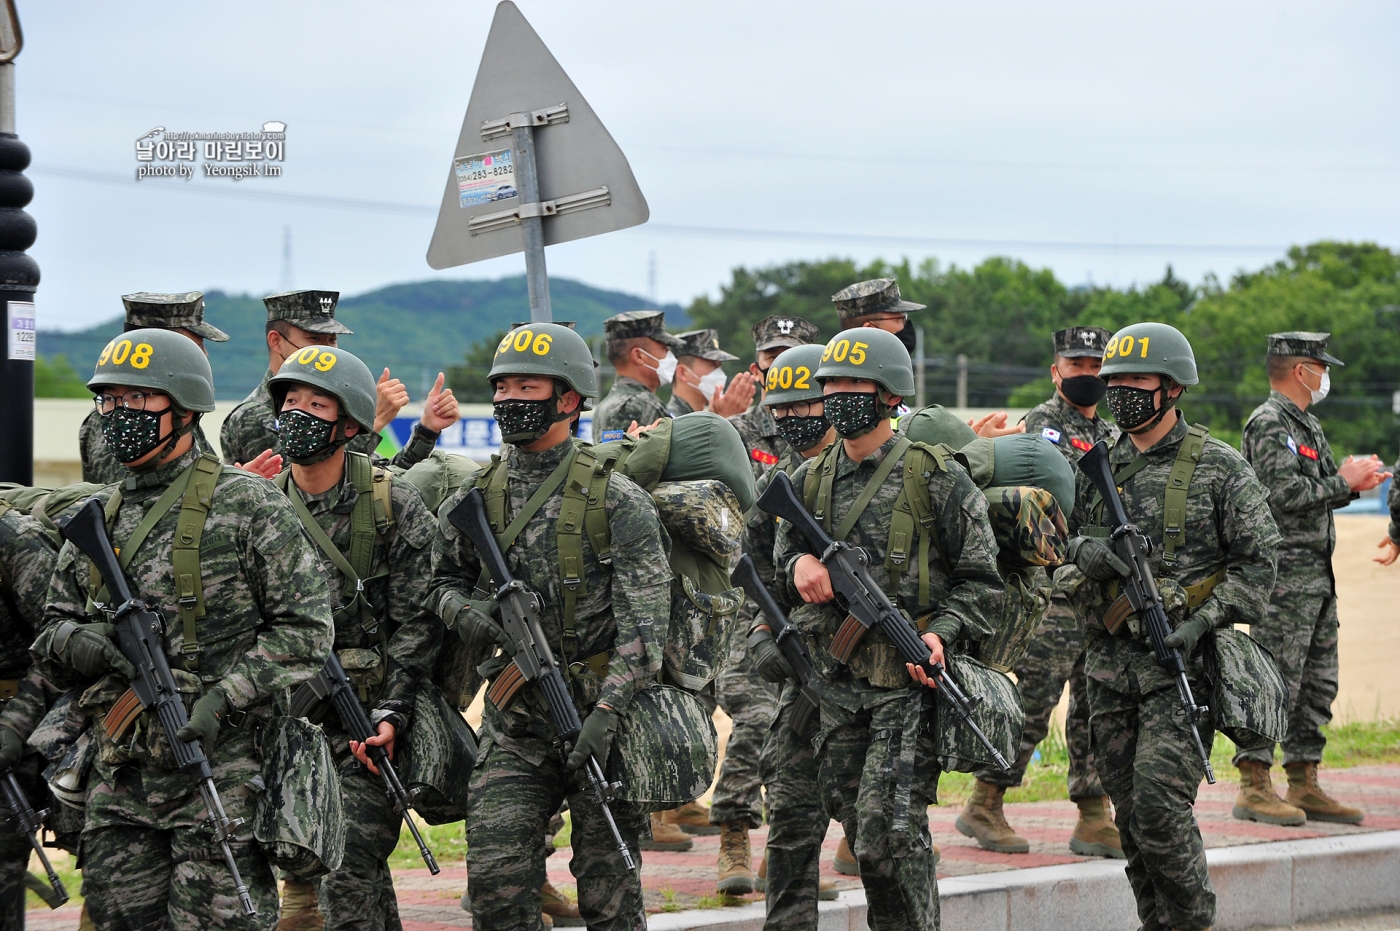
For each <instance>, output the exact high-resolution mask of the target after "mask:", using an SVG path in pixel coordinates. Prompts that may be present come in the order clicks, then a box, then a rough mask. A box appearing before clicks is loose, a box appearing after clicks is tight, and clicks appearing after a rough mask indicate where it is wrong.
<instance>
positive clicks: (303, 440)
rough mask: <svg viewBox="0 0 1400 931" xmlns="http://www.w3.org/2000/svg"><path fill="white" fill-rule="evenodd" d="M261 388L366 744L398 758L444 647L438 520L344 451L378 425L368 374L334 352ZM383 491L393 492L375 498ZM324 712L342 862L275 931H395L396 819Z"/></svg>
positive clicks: (378, 783)
mask: <svg viewBox="0 0 1400 931" xmlns="http://www.w3.org/2000/svg"><path fill="white" fill-rule="evenodd" d="M267 387H268V392H269V394H270V395H271V397H272V403H273V404H274V405H275V406H276V408H277V409H278V410H279V411H280V412H281V413H280V415H279V417H278V427H279V433H280V435H281V437H282V453H283V455H285V456H286V457H287V458H288V459H290V460H291V468H290V469H289V470H288V471H287V472H285V473H283V474H282V475H280V476H278V479H277V483H278V485H279V486H280V487H281V488H282V489H283V490H284V491H285V492H286V493H287V495H288V497H289V498H290V499H291V502H292V507H293V509H294V510H295V511H296V512H297V514H298V516H299V517H300V518H301V520H302V523H303V524H304V525H305V526H306V528H307V531H308V533H309V534H310V536H311V539H312V542H314V543H316V544H317V547H318V549H319V550H320V551H321V556H322V563H323V564H324V566H325V568H326V572H327V576H328V579H329V582H330V592H331V608H332V611H333V615H332V617H333V618H334V621H335V649H336V652H337V654H338V655H339V657H340V663H341V666H343V667H344V668H345V669H346V671H347V673H348V674H349V675H350V676H351V677H352V681H353V682H354V683H355V684H356V686H357V687H359V688H361V689H363V695H364V696H365V700H366V702H367V710H368V711H369V713H370V720H371V721H373V722H375V723H377V724H378V728H379V736H377V737H372V738H370V741H369V742H370V743H372V744H374V745H376V746H386V747H388V748H389V752H390V756H391V757H392V756H393V746H394V740H395V737H396V736H397V735H398V734H402V733H406V731H407V728H408V726H409V724H410V723H411V719H412V714H413V698H414V694H415V693H416V692H417V690H418V689H419V688H420V687H422V685H423V684H424V683H425V682H427V680H428V679H429V678H430V677H431V675H432V671H433V666H434V664H435V663H436V662H437V656H438V651H439V649H440V647H441V644H442V630H443V627H442V621H441V620H440V619H439V618H438V617H437V615H435V614H433V613H432V612H431V610H430V609H429V608H428V607H427V600H428V597H427V596H428V583H429V577H430V572H431V556H432V548H431V544H432V539H433V534H434V532H435V531H436V527H437V522H436V519H435V518H434V516H433V515H432V514H431V513H430V512H429V511H428V509H427V508H426V507H425V506H424V504H423V500H422V498H421V497H420V496H419V494H418V492H417V490H416V489H415V488H414V487H413V486H412V485H410V484H409V483H408V482H407V481H406V480H405V479H402V478H399V477H397V476H395V475H393V474H392V473H391V472H389V471H388V470H387V469H378V468H375V467H374V466H373V465H372V464H371V463H370V461H369V458H368V457H367V456H365V455H364V454H363V453H352V452H349V451H348V450H347V449H346V448H345V447H346V444H347V443H349V442H350V441H351V440H353V438H354V437H355V436H356V435H357V434H359V433H363V432H365V431H368V430H371V429H372V426H373V423H374V399H375V394H374V376H373V375H371V374H370V371H369V369H368V368H366V367H365V364H364V363H363V362H361V361H360V360H359V359H358V358H356V357H355V356H353V355H351V354H350V353H348V352H346V351H345V350H343V349H336V348H333V347H327V348H324V349H319V350H318V351H317V352H316V354H315V356H314V358H309V359H306V360H305V361H303V360H302V354H301V353H296V354H294V355H293V356H292V357H291V358H290V359H288V360H287V361H286V362H285V363H283V365H282V368H281V369H280V370H279V371H278V373H277V374H276V375H274V376H273V377H272V378H271V379H270V380H269V381H268V385H267ZM384 483H387V484H388V488H387V492H385V491H381V490H380V489H379V486H380V485H381V484H384ZM376 499H378V500H376ZM386 505H387V507H386ZM382 511H387V512H388V513H378V512H382ZM357 522H358V523H359V524H360V529H359V530H358V536H359V537H363V536H365V535H368V536H369V537H370V539H369V540H368V541H364V540H363V539H360V540H359V541H358V542H359V543H360V546H357V545H356V544H357V530H356V523H357ZM313 523H314V526H313ZM366 543H367V552H370V556H369V559H368V560H367V561H366V562H365V563H364V564H363V565H362V566H360V567H359V568H356V566H355V565H354V560H355V559H356V551H357V550H358V549H360V548H361V547H365V546H366ZM346 570H349V572H348V573H347V571H346ZM361 585H363V587H362V588H361ZM322 710H324V711H326V712H327V714H326V716H325V718H324V719H323V721H322V726H323V727H325V729H326V736H327V738H328V739H329V740H330V743H331V747H332V749H333V751H334V752H335V755H336V760H337V763H338V769H339V772H340V792H341V801H342V804H343V805H344V809H345V821H346V836H345V856H344V859H343V860H342V861H341V864H340V867H339V869H336V870H333V871H332V872H330V873H328V874H327V875H326V876H324V877H322V878H321V880H320V882H319V892H320V895H319V911H320V914H319V915H318V914H317V901H318V899H317V885H316V883H313V882H308V881H306V880H302V879H300V878H298V877H295V876H290V875H289V876H288V877H287V878H286V888H285V889H284V901H283V909H282V919H281V922H280V923H279V924H278V928H279V931H302V929H307V928H319V927H325V928H329V929H352V928H357V929H365V931H386V929H396V928H401V927H402V924H401V923H400V921H399V913H398V903H397V900H396V899H395V896H394V883H393V879H392V877H391V876H390V874H389V864H388V862H387V861H388V858H389V854H391V853H393V851H394V847H395V846H396V845H397V844H398V839H399V827H400V825H401V824H402V821H403V819H402V816H401V815H400V814H399V812H397V811H395V810H394V808H393V807H392V805H391V804H390V802H389V799H388V797H387V795H386V794H385V791H384V784H383V781H382V780H381V779H380V777H379V776H378V775H377V774H376V773H373V772H370V770H369V769H368V765H367V758H366V757H365V754H364V751H363V749H361V750H360V752H359V753H356V754H352V752H351V751H352V747H355V744H354V743H353V742H352V741H350V740H349V738H348V737H347V736H346V733H345V728H344V726H343V724H342V723H341V721H340V719H339V716H338V715H336V714H335V713H334V711H332V710H331V709H330V708H329V705H328V704H327V707H326V708H324V709H322ZM356 757H360V758H361V759H360V760H359V761H358V762H357V760H356ZM361 764H366V765H361ZM289 904H290V905H292V906H294V907H291V908H289ZM322 916H324V923H322Z"/></svg>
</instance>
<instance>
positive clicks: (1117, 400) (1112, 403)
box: [1104, 385, 1172, 433]
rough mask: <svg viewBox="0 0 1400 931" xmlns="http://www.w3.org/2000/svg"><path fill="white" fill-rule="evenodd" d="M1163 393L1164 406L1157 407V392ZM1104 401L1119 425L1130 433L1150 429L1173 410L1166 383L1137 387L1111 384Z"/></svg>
mask: <svg viewBox="0 0 1400 931" xmlns="http://www.w3.org/2000/svg"><path fill="white" fill-rule="evenodd" d="M1158 392H1161V394H1162V402H1163V403H1162V407H1161V408H1160V409H1158V407H1157V394H1158ZM1104 401H1105V403H1107V404H1108V409H1109V411H1110V412H1111V413H1112V414H1113V419H1114V421H1116V422H1117V424H1118V426H1120V427H1122V428H1123V429H1124V430H1127V431H1128V432H1129V433H1136V432H1138V431H1139V430H1142V429H1150V428H1151V427H1154V426H1156V425H1157V424H1158V423H1160V422H1161V420H1162V418H1163V417H1165V416H1166V415H1167V411H1169V410H1171V408H1172V402H1171V400H1170V399H1169V398H1168V397H1167V388H1166V385H1163V386H1162V387H1160V388H1135V387H1133V386H1131V385H1110V386H1109V387H1108V390H1107V391H1105V392H1104Z"/></svg>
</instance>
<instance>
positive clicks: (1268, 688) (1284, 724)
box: [1202, 627, 1288, 750]
mask: <svg viewBox="0 0 1400 931" xmlns="http://www.w3.org/2000/svg"><path fill="white" fill-rule="evenodd" d="M1202 653H1203V656H1202V658H1203V660H1204V661H1205V670H1206V677H1207V678H1208V679H1210V683H1211V690H1210V712H1211V718H1212V719H1213V720H1214V721H1215V728H1216V730H1218V731H1220V732H1221V733H1222V734H1224V735H1225V736H1226V737H1229V738H1230V739H1231V740H1233V741H1234V742H1235V746H1237V747H1239V748H1240V749H1241V750H1259V749H1262V748H1264V747H1271V746H1273V745H1274V744H1275V743H1277V742H1278V741H1281V740H1283V738H1284V736H1285V735H1286V734H1287V733H1288V686H1287V684H1285V683H1284V681H1283V675H1282V674H1281V673H1280V672H1279V671H1278V665H1277V664H1276V663H1275V662H1274V657H1273V654H1272V653H1270V652H1269V651H1268V650H1267V649H1266V648H1265V647H1264V646H1262V645H1261V644H1260V643H1259V642H1258V641H1256V640H1255V639H1254V638H1253V637H1251V636H1249V634H1247V633H1245V632H1244V631H1242V630H1235V629H1234V628H1233V627H1220V628H1217V629H1215V630H1213V631H1211V632H1210V635H1209V636H1208V637H1206V648H1205V649H1204V650H1203V651H1202Z"/></svg>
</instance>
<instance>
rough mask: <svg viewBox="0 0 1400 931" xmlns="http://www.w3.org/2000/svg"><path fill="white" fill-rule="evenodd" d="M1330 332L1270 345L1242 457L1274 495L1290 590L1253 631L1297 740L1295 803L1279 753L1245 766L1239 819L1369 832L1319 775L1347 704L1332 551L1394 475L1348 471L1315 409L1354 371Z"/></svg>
mask: <svg viewBox="0 0 1400 931" xmlns="http://www.w3.org/2000/svg"><path fill="white" fill-rule="evenodd" d="M1327 336H1328V334H1326V333H1274V334H1272V335H1271V336H1269V349H1268V356H1267V366H1268V373H1269V386H1270V389H1271V390H1270V391H1269V397H1268V400H1266V401H1265V402H1264V403H1263V404H1261V405H1259V406H1258V407H1257V408H1255V409H1254V413H1252V414H1250V415H1249V420H1248V421H1246V422H1245V425H1244V436H1243V438H1242V440H1241V444H1240V446H1241V451H1242V452H1243V453H1244V457H1245V459H1247V460H1249V464H1250V465H1251V466H1253V467H1254V474H1255V475H1257V476H1258V477H1259V481H1260V482H1262V483H1263V485H1264V487H1265V488H1267V489H1269V510H1270V511H1272V512H1273V515H1274V521H1275V522H1276V523H1277V524H1278V529H1279V533H1280V534H1281V535H1282V537H1283V545H1282V547H1281V548H1280V550H1279V557H1278V582H1277V584H1276V585H1275V586H1274V590H1273V598H1272V599H1270V601H1269V612H1268V614H1267V615H1266V616H1265V617H1262V618H1256V619H1255V620H1254V623H1253V626H1252V627H1251V628H1250V634H1251V635H1252V636H1253V637H1254V639H1256V640H1258V641H1259V642H1260V643H1261V644H1263V645H1264V646H1265V647H1267V648H1268V649H1269V652H1271V653H1273V655H1274V660H1275V661H1276V662H1277V663H1278V667H1279V671H1280V672H1281V673H1283V679H1284V681H1285V682H1287V683H1288V698H1289V706H1290V707H1289V722H1288V734H1287V736H1286V737H1284V740H1283V768H1284V770H1285V771H1286V772H1287V773H1288V795H1287V799H1286V801H1280V800H1279V798H1278V796H1277V795H1276V794H1274V790H1273V785H1272V780H1271V779H1270V778H1269V769H1270V768H1271V767H1272V766H1273V761H1274V748H1273V747H1272V746H1269V747H1263V748H1261V749H1258V750H1249V751H1246V752H1243V753H1240V754H1238V755H1237V756H1236V757H1235V765H1236V766H1238V767H1239V770H1240V795H1239V798H1238V799H1237V800H1236V802H1235V808H1234V815H1235V817H1236V818H1242V819H1244V820H1249V821H1265V822H1268V823H1271V824H1302V823H1304V821H1305V820H1306V819H1309V818H1310V819H1312V820H1314V821H1339V822H1342V823H1344V824H1359V823H1360V822H1361V819H1362V816H1363V813H1362V811H1361V809H1359V808H1355V807H1353V806H1350V805H1344V804H1342V803H1341V802H1339V801H1337V800H1336V799H1334V798H1332V797H1331V796H1330V795H1328V794H1327V793H1326V792H1324V791H1323V790H1322V788H1321V786H1319V785H1318V783H1317V766H1318V763H1319V762H1321V760H1322V750H1323V748H1324V747H1325V746H1326V744H1327V738H1326V736H1324V735H1323V733H1322V727H1323V726H1325V725H1326V724H1327V722H1329V721H1331V720H1332V700H1333V699H1335V698H1336V697H1337V590H1336V582H1335V580H1334V579H1333V576H1332V551H1333V550H1334V549H1335V548H1336V544H1337V532H1336V529H1335V527H1334V526H1333V523H1332V511H1333V509H1334V508H1339V507H1346V505H1348V504H1350V503H1351V501H1352V500H1353V499H1354V498H1356V497H1357V496H1358V494H1359V493H1360V492H1363V491H1367V490H1369V489H1372V488H1375V487H1376V486H1377V485H1379V484H1380V483H1381V482H1383V481H1385V479H1386V478H1387V477H1388V476H1389V474H1390V473H1388V472H1384V471H1382V470H1381V462H1380V460H1379V459H1378V458H1376V457H1375V456H1370V457H1368V458H1365V459H1354V458H1348V459H1347V461H1346V462H1344V463H1342V464H1341V465H1340V466H1338V465H1337V462H1336V460H1335V459H1334V458H1333V457H1332V448H1331V447H1330V446H1329V445H1328V444H1327V437H1326V436H1324V435H1323V433H1322V425H1321V424H1320V423H1318V421H1317V418H1316V417H1314V416H1313V415H1312V414H1311V413H1310V412H1309V408H1310V407H1311V406H1312V405H1313V404H1316V403H1317V402H1319V401H1321V400H1322V399H1323V398H1324V397H1326V396H1327V390H1328V388H1329V386H1330V375H1329V372H1328V368H1329V367H1330V366H1333V365H1337V366H1340V365H1341V364H1342V363H1341V362H1340V361H1339V360H1337V359H1336V358H1334V357H1333V356H1332V355H1331V354H1329V353H1328V352H1327Z"/></svg>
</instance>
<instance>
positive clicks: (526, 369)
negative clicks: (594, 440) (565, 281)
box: [486, 323, 598, 398]
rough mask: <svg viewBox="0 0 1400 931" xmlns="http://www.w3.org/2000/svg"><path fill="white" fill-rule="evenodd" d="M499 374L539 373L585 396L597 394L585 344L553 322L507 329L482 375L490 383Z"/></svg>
mask: <svg viewBox="0 0 1400 931" xmlns="http://www.w3.org/2000/svg"><path fill="white" fill-rule="evenodd" d="M503 375H541V376H544V377H546V378H554V379H557V380H559V381H562V382H563V383H564V384H566V385H568V386H569V387H570V388H572V389H573V390H575V391H577V392H578V393H579V394H581V395H582V396H583V397H585V398H596V397H597V396H598V372H597V370H596V369H594V367H593V353H591V352H589V351H588V344H587V343H585V342H584V341H583V337H582V336H579V335H578V334H577V333H575V332H574V331H573V330H571V329H569V328H568V327H566V326H560V325H559V324H557V323H527V324H525V325H524V326H520V327H516V328H515V329H513V330H511V331H510V332H509V333H507V334H506V335H505V337H504V338H502V339H501V343H500V345H499V346H497V347H496V357H495V358H494V359H492V360H491V371H490V372H488V373H487V375H486V378H487V380H489V381H490V382H492V383H493V384H494V383H495V381H496V379H497V378H500V377H501V376H503Z"/></svg>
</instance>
